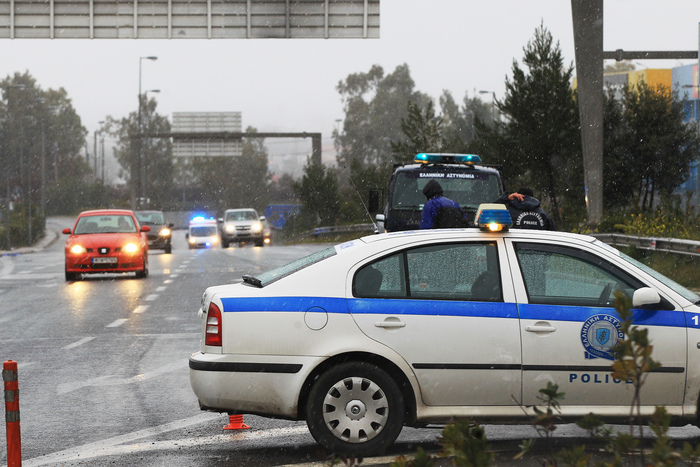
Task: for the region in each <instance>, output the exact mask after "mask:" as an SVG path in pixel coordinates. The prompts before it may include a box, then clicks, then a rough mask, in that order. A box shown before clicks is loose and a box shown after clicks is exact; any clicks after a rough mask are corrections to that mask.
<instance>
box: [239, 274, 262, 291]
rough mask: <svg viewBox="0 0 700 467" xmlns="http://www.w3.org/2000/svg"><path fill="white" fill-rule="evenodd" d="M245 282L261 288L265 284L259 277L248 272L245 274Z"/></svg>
mask: <svg viewBox="0 0 700 467" xmlns="http://www.w3.org/2000/svg"><path fill="white" fill-rule="evenodd" d="M243 282H245V283H246V284H250V285H254V286H255V287H257V288H259V289H262V286H263V285H262V282H261V281H260V279H258V278H257V277H253V276H249V275H247V274H246V275H244V276H243Z"/></svg>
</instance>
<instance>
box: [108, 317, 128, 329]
mask: <svg viewBox="0 0 700 467" xmlns="http://www.w3.org/2000/svg"><path fill="white" fill-rule="evenodd" d="M127 321H129V320H128V319H124V318H122V319H117V320H115V321H112V322H111V323H109V324H108V325H107V326H105V327H106V328H116V327H118V326H121V325H122V324H124V323H126V322H127Z"/></svg>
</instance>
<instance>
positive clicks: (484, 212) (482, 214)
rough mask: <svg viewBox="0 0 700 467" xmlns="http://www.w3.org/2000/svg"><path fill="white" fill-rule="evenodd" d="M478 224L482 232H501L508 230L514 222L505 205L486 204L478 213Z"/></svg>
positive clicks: (480, 207) (480, 206) (482, 205)
mask: <svg viewBox="0 0 700 467" xmlns="http://www.w3.org/2000/svg"><path fill="white" fill-rule="evenodd" d="M476 224H477V225H478V226H479V228H480V229H482V230H489V231H491V232H499V231H501V230H508V228H509V227H511V226H512V225H513V220H512V219H511V217H510V213H509V212H508V209H507V208H506V207H505V205H503V204H496V203H494V204H488V203H484V204H481V205H479V209H478V210H477V211H476Z"/></svg>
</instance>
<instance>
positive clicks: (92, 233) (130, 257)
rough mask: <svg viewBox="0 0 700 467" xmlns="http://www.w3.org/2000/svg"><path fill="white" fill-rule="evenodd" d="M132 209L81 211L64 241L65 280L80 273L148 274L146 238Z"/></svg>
mask: <svg viewBox="0 0 700 467" xmlns="http://www.w3.org/2000/svg"><path fill="white" fill-rule="evenodd" d="M150 231H151V228H150V227H149V226H147V225H144V226H141V225H140V224H139V222H138V220H137V219H136V216H135V215H134V212H133V211H130V210H122V209H103V210H95V211H83V212H81V213H80V215H78V218H77V219H76V221H75V225H74V226H73V229H69V228H66V229H63V233H64V234H66V235H69V237H68V240H66V245H65V258H66V261H65V273H66V281H77V280H80V279H81V276H82V275H83V274H96V273H103V274H104V273H124V272H134V273H136V277H137V278H144V277H146V276H148V241H147V239H146V237H145V235H143V233H145V234H148V232H150Z"/></svg>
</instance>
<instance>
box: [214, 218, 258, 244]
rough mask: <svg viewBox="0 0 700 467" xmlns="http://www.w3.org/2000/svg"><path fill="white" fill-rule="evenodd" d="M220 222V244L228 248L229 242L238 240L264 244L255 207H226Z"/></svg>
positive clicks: (239, 241)
mask: <svg viewBox="0 0 700 467" xmlns="http://www.w3.org/2000/svg"><path fill="white" fill-rule="evenodd" d="M219 224H221V246H222V247H224V248H228V246H229V244H231V243H235V242H238V243H239V244H243V243H246V242H255V246H263V245H264V244H265V236H264V228H263V224H262V222H261V221H260V216H258V212H257V211H256V210H255V209H250V208H246V209H227V210H226V211H225V212H224V215H223V217H221V218H219Z"/></svg>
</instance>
